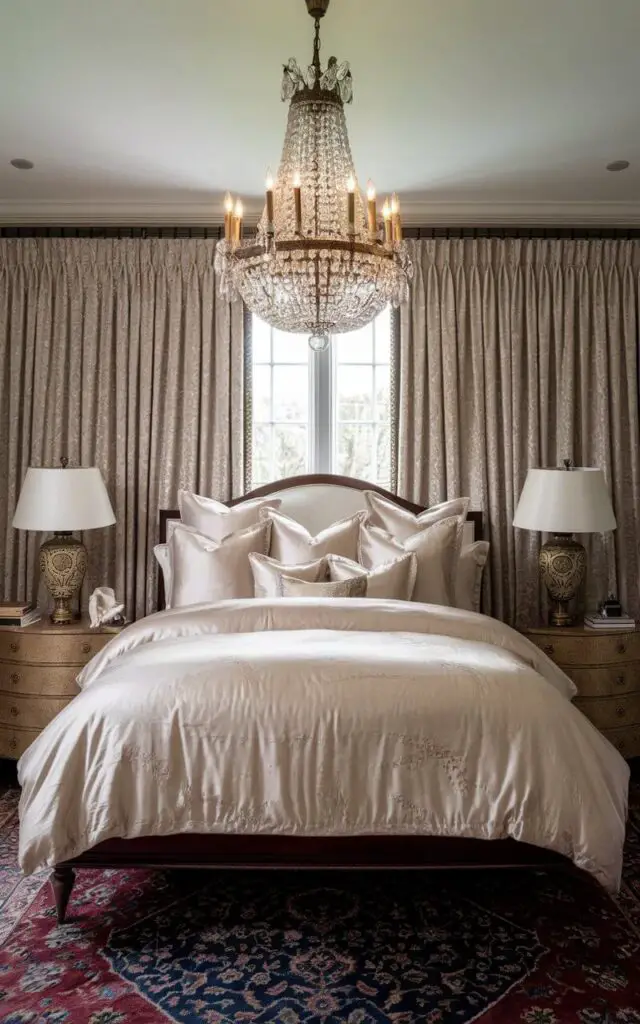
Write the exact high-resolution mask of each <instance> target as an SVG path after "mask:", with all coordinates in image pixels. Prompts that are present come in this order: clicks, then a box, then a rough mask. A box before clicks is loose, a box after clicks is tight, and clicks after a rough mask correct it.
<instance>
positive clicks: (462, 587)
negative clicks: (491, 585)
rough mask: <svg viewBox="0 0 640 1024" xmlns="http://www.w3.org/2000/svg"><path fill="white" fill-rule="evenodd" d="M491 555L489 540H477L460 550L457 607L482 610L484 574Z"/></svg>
mask: <svg viewBox="0 0 640 1024" xmlns="http://www.w3.org/2000/svg"><path fill="white" fill-rule="evenodd" d="M488 557H489V541H488V540H477V541H475V543H474V544H467V545H466V547H463V549H462V551H461V552H460V558H459V559H458V568H457V571H456V607H457V608H466V610H467V611H469V612H479V611H480V600H481V597H482V575H483V573H484V567H485V565H486V563H487V558H488Z"/></svg>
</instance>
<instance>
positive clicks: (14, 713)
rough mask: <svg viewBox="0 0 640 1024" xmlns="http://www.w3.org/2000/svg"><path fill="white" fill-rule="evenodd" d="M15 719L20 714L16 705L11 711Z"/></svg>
mask: <svg viewBox="0 0 640 1024" xmlns="http://www.w3.org/2000/svg"><path fill="white" fill-rule="evenodd" d="M9 710H10V712H11V714H12V715H13V717H14V718H17V717H18V715H19V714H20V712H19V711H18V709H17V707H16V706H15V704H14V705H13V706H12V707H11V708H10V709H9Z"/></svg>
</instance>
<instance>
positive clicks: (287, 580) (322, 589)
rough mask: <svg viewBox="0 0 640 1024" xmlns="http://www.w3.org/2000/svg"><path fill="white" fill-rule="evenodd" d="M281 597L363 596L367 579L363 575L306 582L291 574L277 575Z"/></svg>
mask: <svg viewBox="0 0 640 1024" xmlns="http://www.w3.org/2000/svg"><path fill="white" fill-rule="evenodd" d="M279 590H280V596H281V597H364V596H365V594H366V592H367V581H366V578H365V577H364V576H356V577H354V578H353V579H350V580H340V581H336V582H334V583H307V582H306V581H305V580H296V579H294V577H293V576H280V577H279Z"/></svg>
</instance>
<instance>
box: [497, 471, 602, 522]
mask: <svg viewBox="0 0 640 1024" xmlns="http://www.w3.org/2000/svg"><path fill="white" fill-rule="evenodd" d="M513 525H514V526H518V527H520V529H521V530H540V531H542V532H543V533H604V532H605V531H606V530H615V528H616V519H615V516H614V514H613V508H612V506H611V498H610V497H609V491H608V490H607V485H606V483H605V479H604V474H603V472H602V470H601V469H591V468H588V467H584V466H581V467H576V468H575V469H530V470H529V472H528V473H527V479H526V480H525V482H524V487H523V488H522V494H521V495H520V501H519V502H518V507H517V509H516V514H515V516H514V519H513Z"/></svg>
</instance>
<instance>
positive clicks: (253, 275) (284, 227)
mask: <svg viewBox="0 0 640 1024" xmlns="http://www.w3.org/2000/svg"><path fill="white" fill-rule="evenodd" d="M305 3H306V5H307V10H308V12H309V14H310V15H311V17H312V18H313V19H314V21H315V40H314V47H313V62H312V63H311V64H310V65H309V67H308V68H307V70H306V72H303V71H301V70H300V68H299V67H298V64H297V62H296V61H295V60H294V59H291V60H290V61H289V62H288V63H287V64H286V65H285V67H284V76H283V80H282V99H283V101H285V102H286V101H290V106H289V117H288V122H287V130H286V135H285V140H284V146H283V150H282V158H281V161H280V167H279V169H278V174H277V177H276V180H275V181H273V180H272V179H271V176H270V175H269V176H268V178H267V183H266V203H265V207H264V210H263V213H262V216H261V218H260V221H259V223H258V229H257V233H256V236H255V238H253V239H250V240H243V239H242V215H243V210H242V203H241V202H240V200H237V201H236V203H235V204H234V202H233V200H232V199H231V196H230V195H229V194H227V197H226V200H225V237H224V240H221V241H220V242H219V243H218V245H217V248H216V270H217V272H218V275H219V281H220V291H221V294H222V295H223V296H225V297H232V296H235V295H237V294H239V295H240V296H241V297H242V299H243V300H244V302H245V304H246V305H247V307H248V308H249V309H250V310H251V311H252V312H254V313H256V314H257V315H258V316H259V317H261V318H262V319H263V320H266V321H267V323H269V324H271V325H272V326H273V327H277V328H279V329H280V330H283V331H293V332H296V333H302V332H309V334H310V337H309V344H310V345H311V347H312V348H313V349H324V348H326V347H327V345H328V344H329V336H330V334H333V333H338V334H340V333H343V332H345V331H354V330H357V329H358V328H359V327H363V326H364V325H365V324H368V323H370V322H371V320H373V318H374V317H375V316H376V315H377V314H378V313H379V312H380V311H381V310H382V309H384V307H385V306H386V305H387V304H388V303H389V302H391V303H393V304H394V305H398V304H399V303H400V302H401V301H402V300H403V299H404V298H405V297H406V295H407V294H408V281H409V280H410V279H411V277H412V274H413V267H412V265H411V261H410V259H409V255H408V251H407V246H406V243H405V242H403V240H402V224H401V219H400V205H399V203H398V199H397V196H395V195H394V196H393V197H392V199H391V201H389V200H388V199H387V200H386V201H385V203H384V206H383V208H382V222H381V223H380V222H379V221H378V212H377V203H376V194H375V189H374V187H373V185H372V183H371V182H369V185H368V190H367V199H366V202H365V201H364V199H363V197H362V195H361V193H360V190H359V188H358V183H357V177H356V173H355V168H354V165H353V159H352V156H351V148H350V146H349V137H348V135H347V124H346V120H345V115H344V104H345V103H351V100H352V98H353V85H352V77H351V71H350V69H349V65H348V63H347V62H346V61H345V62H344V63H342V64H338V62H337V60H336V58H335V57H330V58H329V61H328V63H327V66H326V68H324V69H323V68H322V66H321V63H320V19H321V18H322V17H323V16H324V15H325V14H326V12H327V8H328V6H329V0H305Z"/></svg>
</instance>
